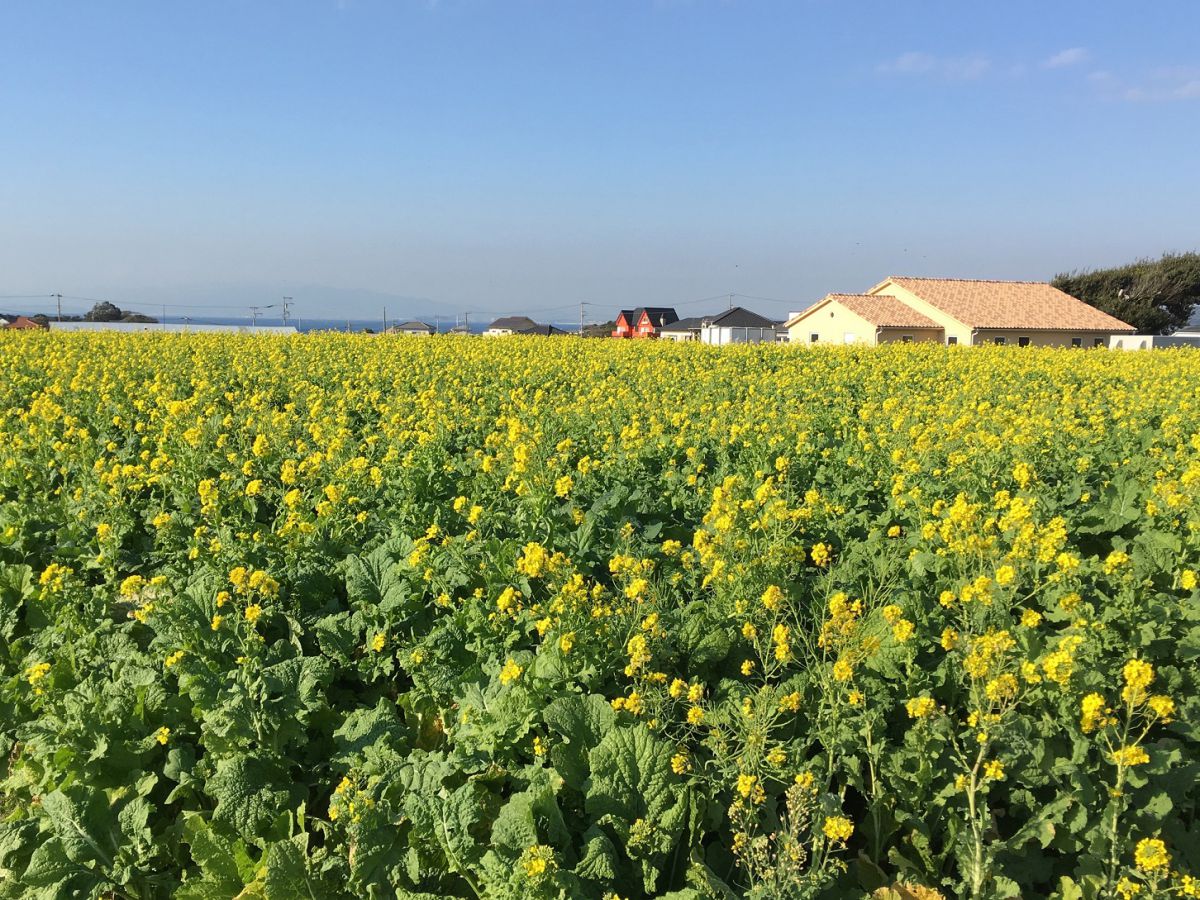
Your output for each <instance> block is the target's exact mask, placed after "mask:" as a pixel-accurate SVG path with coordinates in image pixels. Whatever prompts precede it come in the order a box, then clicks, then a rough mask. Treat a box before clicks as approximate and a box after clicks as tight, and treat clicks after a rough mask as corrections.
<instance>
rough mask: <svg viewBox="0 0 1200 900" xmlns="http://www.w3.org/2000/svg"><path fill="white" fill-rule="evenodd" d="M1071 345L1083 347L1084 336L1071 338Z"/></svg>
mask: <svg viewBox="0 0 1200 900" xmlns="http://www.w3.org/2000/svg"><path fill="white" fill-rule="evenodd" d="M1071 346H1072V347H1082V346H1083V338H1071Z"/></svg>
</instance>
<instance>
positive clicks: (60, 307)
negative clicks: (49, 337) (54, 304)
mask: <svg viewBox="0 0 1200 900" xmlns="http://www.w3.org/2000/svg"><path fill="white" fill-rule="evenodd" d="M54 297H55V299H56V300H58V321H60V322H61V321H62V294H55V295H54Z"/></svg>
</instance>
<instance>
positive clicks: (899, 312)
mask: <svg viewBox="0 0 1200 900" xmlns="http://www.w3.org/2000/svg"><path fill="white" fill-rule="evenodd" d="M787 329H788V341H789V342H790V343H793V344H870V345H875V344H886V343H890V342H893V341H901V342H905V343H908V342H912V341H938V342H940V341H941V340H942V336H943V329H942V326H941V325H939V324H938V323H937V322H936V321H934V320H933V319H931V318H930V317H929V316H927V315H925V314H924V313H920V312H918V311H917V310H915V309H913V308H912V307H911V306H909V305H908V304H906V303H904V302H902V301H900V300H898V299H896V298H895V297H889V296H887V295H886V294H878V295H875V294H828V295H826V296H825V298H824V299H822V300H819V301H818V302H817V303H814V304H813V305H812V306H810V307H809V308H808V309H806V310H804V311H803V312H800V313H796V314H795V315H794V316H792V317H791V318H790V319H788V321H787Z"/></svg>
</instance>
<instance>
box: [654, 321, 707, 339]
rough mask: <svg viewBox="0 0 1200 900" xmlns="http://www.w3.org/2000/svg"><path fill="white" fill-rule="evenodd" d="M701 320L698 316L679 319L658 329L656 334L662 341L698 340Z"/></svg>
mask: <svg viewBox="0 0 1200 900" xmlns="http://www.w3.org/2000/svg"><path fill="white" fill-rule="evenodd" d="M701 322H702V320H701V319H700V318H699V317H698V316H693V317H692V318H690V319H679V320H678V321H675V322H672V323H671V324H670V325H664V326H662V328H660V329H658V336H659V338H660V339H661V340H664V341H677V342H679V341H698V340H700V324H701Z"/></svg>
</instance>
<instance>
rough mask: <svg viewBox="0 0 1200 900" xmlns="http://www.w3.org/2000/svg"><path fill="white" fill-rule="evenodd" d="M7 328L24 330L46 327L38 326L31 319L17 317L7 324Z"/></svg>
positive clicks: (43, 326)
mask: <svg viewBox="0 0 1200 900" xmlns="http://www.w3.org/2000/svg"><path fill="white" fill-rule="evenodd" d="M8 327H9V328H11V329H20V330H25V329H30V328H45V327H46V326H45V325H40V324H38V323H37V322H35V321H34V320H33V319H31V318H29V316H17V317H16V318H15V319H13V320H12V321H11V322H10V323H9V324H8Z"/></svg>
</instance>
